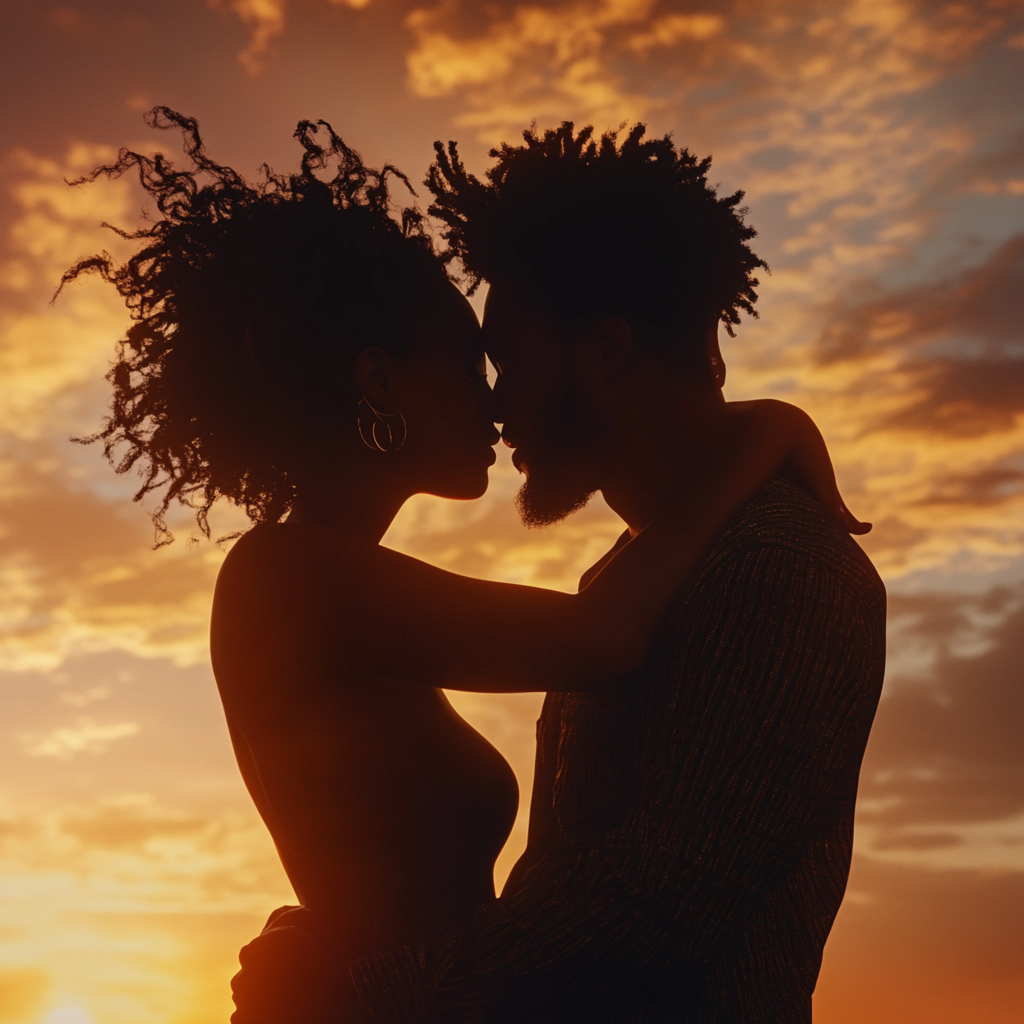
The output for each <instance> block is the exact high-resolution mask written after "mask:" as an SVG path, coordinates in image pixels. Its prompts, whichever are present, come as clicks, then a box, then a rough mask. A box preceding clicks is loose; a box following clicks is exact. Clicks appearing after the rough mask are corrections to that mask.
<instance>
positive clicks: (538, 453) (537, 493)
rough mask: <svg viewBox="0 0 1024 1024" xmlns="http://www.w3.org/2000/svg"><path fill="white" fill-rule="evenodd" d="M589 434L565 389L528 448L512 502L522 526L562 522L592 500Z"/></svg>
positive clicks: (593, 491)
mask: <svg viewBox="0 0 1024 1024" xmlns="http://www.w3.org/2000/svg"><path fill="white" fill-rule="evenodd" d="M589 434H590V432H589V431H588V430H587V429H586V425H585V417H584V416H583V415H582V410H581V409H580V406H579V403H578V401H577V400H576V398H575V395H574V394H573V393H572V389H571V388H570V387H568V386H567V387H566V388H565V389H564V390H563V392H562V394H561V395H560V397H559V400H558V402H557V403H555V404H554V405H553V406H552V408H550V409H549V410H548V411H547V413H546V414H545V416H544V417H543V428H542V429H541V430H539V431H537V433H536V435H535V438H536V439H535V440H533V441H532V443H531V445H530V450H529V463H528V465H527V473H526V483H524V484H523V486H522V487H521V488H520V489H519V493H518V494H517V495H516V498H515V504H516V510H517V511H518V512H519V518H520V519H521V520H522V523H523V525H524V526H527V527H530V528H532V529H538V528H540V527H543V526H551V525H552V524H553V523H558V522H561V521H562V520H563V519H565V518H566V517H567V516H571V515H572V514H573V512H579V510H580V509H581V508H583V507H584V506H585V505H586V504H587V502H589V501H590V499H591V498H592V497H593V496H594V494H595V493H596V491H597V488H596V487H594V485H593V483H592V482H590V481H589V480H585V479H584V475H585V473H586V470H585V466H586V457H585V451H586V440H587V438H588V437H589ZM586 475H587V476H589V474H586Z"/></svg>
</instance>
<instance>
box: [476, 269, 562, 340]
mask: <svg viewBox="0 0 1024 1024" xmlns="http://www.w3.org/2000/svg"><path fill="white" fill-rule="evenodd" d="M483 331H484V344H485V345H486V347H487V350H488V352H493V353H494V354H495V355H498V356H500V355H501V354H503V353H504V354H508V353H509V352H511V351H515V352H522V351H525V350H527V349H541V348H543V349H547V348H549V347H550V345H551V344H552V342H553V341H555V340H556V339H557V332H556V330H555V325H554V322H553V321H552V319H551V317H550V316H549V315H548V314H547V313H546V312H545V311H544V309H543V307H542V306H541V305H540V304H539V302H538V301H537V299H536V298H534V297H532V296H531V295H530V294H529V293H528V292H527V291H526V290H525V289H524V288H522V287H521V286H516V285H513V284H495V285H492V286H491V289H490V291H489V292H488V293H487V301H486V302H485V303H484V320H483Z"/></svg>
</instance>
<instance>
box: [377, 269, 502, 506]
mask: <svg viewBox="0 0 1024 1024" xmlns="http://www.w3.org/2000/svg"><path fill="white" fill-rule="evenodd" d="M382 355H383V353H382ZM387 364H388V365H387V367H386V369H383V370H382V373H383V375H384V377H386V382H385V386H386V391H385V392H382V393H376V392H375V391H374V390H373V389H372V386H369V387H368V386H367V385H368V384H370V383H372V382H369V381H365V380H364V381H363V382H361V383H362V385H363V391H364V394H366V393H368V392H369V393H368V398H369V400H370V401H371V403H372V404H373V405H374V406H375V407H376V408H381V407H382V406H383V407H385V408H391V409H395V410H397V411H400V412H401V414H402V416H403V417H404V419H405V432H406V440H405V443H404V444H403V445H402V448H401V450H400V451H398V452H395V453H393V454H391V453H389V454H382V455H381V458H382V459H389V458H390V459H393V460H400V462H401V463H402V465H403V467H404V468H405V471H406V472H408V473H409V474H410V478H411V480H410V486H411V488H412V489H413V491H414V492H422V493H426V494H434V495H437V496H439V497H443V498H464V499H465V498H479V497H480V496H481V495H482V494H483V493H484V491H486V490H487V471H488V469H489V468H490V466H492V465H493V464H494V459H495V455H494V445H495V444H497V442H498V437H499V435H498V431H497V430H496V429H495V426H494V415H493V408H492V394H491V389H490V386H489V385H488V383H487V374H486V368H485V357H484V347H483V338H482V335H481V332H480V327H479V325H478V323H477V319H476V314H475V313H474V312H473V309H472V307H471V306H470V305H469V303H468V302H467V301H466V299H465V298H464V297H463V296H462V295H461V294H460V293H459V292H458V290H457V289H456V288H455V287H454V286H452V287H451V291H450V294H449V295H448V296H447V297H446V298H444V299H441V300H439V301H438V302H437V303H434V304H433V305H432V306H431V307H429V308H427V309H425V310H424V312H423V314H422V315H421V316H420V317H419V318H418V321H417V323H416V325H415V326H414V328H413V330H412V334H411V336H410V338H409V352H408V355H407V356H405V357H404V358H402V359H398V360H388V361H387Z"/></svg>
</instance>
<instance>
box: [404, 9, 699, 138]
mask: <svg viewBox="0 0 1024 1024" xmlns="http://www.w3.org/2000/svg"><path fill="white" fill-rule="evenodd" d="M653 7H654V2H653V0H582V2H577V3H569V4H552V5H547V6H543V7H542V6H539V5H532V4H524V5H521V6H517V7H515V8H514V10H512V11H511V12H508V13H506V12H504V11H501V9H500V8H495V10H494V20H493V21H492V23H491V24H490V25H488V27H487V28H486V30H485V31H484V32H483V33H482V34H479V35H470V36H468V37H467V36H464V35H462V34H461V33H460V31H459V29H460V27H461V26H460V24H459V22H460V20H461V15H462V11H463V8H461V7H459V6H457V5H451V4H449V5H443V6H441V7H438V8H434V9H425V8H423V9H417V10H414V11H413V12H412V13H410V14H409V16H408V18H407V19H406V25H407V27H408V28H409V30H410V31H411V32H412V34H413V39H414V45H413V48H412V50H411V51H410V52H409V55H408V57H407V66H408V71H409V87H410V89H411V90H412V92H413V93H414V95H417V96H421V97H438V96H451V95H458V96H459V97H460V98H461V99H462V100H463V102H464V103H465V105H466V106H467V108H468V110H467V111H466V112H465V113H462V114H460V115H458V117H457V118H456V123H457V124H459V125H465V126H468V127H471V128H474V129H476V130H477V132H478V134H479V136H480V138H482V139H485V140H486V141H489V142H495V141H497V139H498V138H499V137H500V136H502V135H504V134H505V133H507V132H516V131H517V130H520V129H522V128H523V127H525V126H526V125H528V124H529V123H530V122H531V121H532V120H533V119H535V118H537V119H541V120H546V121H552V122H554V123H558V122H559V121H562V120H564V119H567V118H573V117H576V118H579V119H581V120H584V121H591V120H593V121H595V122H596V123H597V124H598V125H599V127H600V128H602V129H604V128H606V127H609V126H614V125H616V124H618V123H620V122H621V121H626V120H636V119H641V118H643V117H645V116H646V115H647V113H648V112H649V111H650V110H651V109H652V108H653V106H654V105H655V104H654V101H653V100H652V98H651V97H648V96H645V95H644V94H643V93H640V92H637V91H630V90H628V89H627V88H626V86H625V79H624V77H623V75H622V74H621V73H619V72H618V71H616V70H615V68H614V67H613V66H612V65H611V63H610V62H609V61H608V59H607V52H606V51H607V49H608V48H609V46H611V45H613V43H614V41H617V40H619V39H620V38H621V37H622V36H623V35H624V34H625V33H630V32H632V33H633V36H632V38H634V39H636V40H639V41H640V42H639V44H638V46H637V49H639V50H644V49H648V48H650V47H651V46H653V45H670V43H669V42H664V41H663V40H671V42H675V41H677V40H679V39H683V38H690V39H692V38H707V37H708V35H712V34H714V32H713V31H710V23H709V22H706V21H701V20H697V21H694V20H692V19H691V20H690V21H688V22H687V23H686V24H687V26H688V28H689V32H688V33H687V32H686V31H684V29H683V25H682V24H681V23H677V22H671V23H669V22H668V21H664V22H662V23H661V27H660V33H659V30H658V28H656V27H654V26H649V25H648V22H649V15H650V12H651V10H652V8H653ZM673 26H674V27H673ZM644 28H646V29H647V31H646V33H645V34H637V30H640V29H644ZM652 34H653V35H652Z"/></svg>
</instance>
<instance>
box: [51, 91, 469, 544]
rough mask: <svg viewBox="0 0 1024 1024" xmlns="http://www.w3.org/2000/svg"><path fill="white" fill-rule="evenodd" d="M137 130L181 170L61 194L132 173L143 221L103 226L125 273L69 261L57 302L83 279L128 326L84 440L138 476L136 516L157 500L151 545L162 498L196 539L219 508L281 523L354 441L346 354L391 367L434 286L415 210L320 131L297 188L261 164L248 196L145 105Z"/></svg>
mask: <svg viewBox="0 0 1024 1024" xmlns="http://www.w3.org/2000/svg"><path fill="white" fill-rule="evenodd" d="M147 123H148V124H149V125H150V126H151V127H154V128H160V129H170V128H177V129H179V130H180V131H181V133H182V135H183V136H184V148H185V152H186V153H187V154H188V156H189V157H190V158H191V161H192V164H193V169H192V170H188V171H186V170H178V169H176V168H175V167H174V166H173V165H172V163H171V162H170V161H169V160H168V159H167V158H165V157H164V156H163V155H162V154H159V153H158V154H156V155H155V156H153V157H147V156H143V155H141V154H139V153H135V152H132V151H130V150H122V151H121V153H120V154H119V156H118V159H117V161H116V162H115V163H113V164H111V165H109V166H104V167H99V168H97V169H96V170H95V171H93V173H92V174H91V175H89V176H88V177H86V178H83V179H81V180H80V181H78V182H74V183H73V184H82V183H84V182H87V181H92V180H95V179H96V178H97V177H98V176H99V175H107V176H108V177H112V176H118V175H121V174H124V173H125V172H126V171H130V170H132V169H135V170H136V171H137V173H138V175H139V180H140V182H141V183H142V187H143V188H144V189H145V191H146V192H147V193H148V194H149V195H150V196H151V197H152V198H153V200H155V204H156V208H157V210H158V211H159V217H158V218H156V219H155V221H154V222H152V223H151V224H150V225H148V226H146V227H144V228H142V229H141V230H138V231H134V232H125V231H120V230H119V229H116V228H115V229H114V230H115V231H117V233H118V234H120V235H121V236H122V237H124V238H128V239H137V240H139V241H141V242H142V246H141V248H140V249H139V251H138V252H136V254H135V255H134V256H132V257H131V258H130V259H129V260H128V261H127V262H126V263H123V264H117V263H115V262H114V261H113V259H112V258H111V256H110V255H109V254H108V253H106V252H104V253H100V254H99V255H96V256H92V257H89V258H88V259H83V260H80V261H79V262H78V263H76V264H75V265H74V266H73V267H71V268H70V269H69V270H68V271H67V273H66V274H65V275H64V277H63V279H62V282H61V287H62V288H63V287H64V285H66V284H67V283H68V282H70V281H73V280H75V279H76V278H78V277H79V276H81V275H82V274H85V273H89V272H96V273H99V274H100V275H101V276H102V277H103V278H104V280H106V281H109V282H110V283H111V284H113V285H114V286H115V287H116V288H117V289H118V291H119V292H120V293H121V295H122V296H124V299H125V301H126V304H127V306H128V308H129V310H130V312H131V316H132V320H133V323H132V325H131V326H130V328H129V329H128V332H127V334H126V336H125V337H124V338H123V339H122V340H121V342H120V347H119V351H118V355H117V358H116V361H115V362H114V364H113V367H112V369H111V370H110V372H109V373H108V375H107V379H108V380H109V381H110V383H111V384H112V385H113V392H114V393H113V402H112V405H111V411H110V415H109V417H108V418H107V419H106V421H105V426H104V428H103V429H102V430H101V431H99V432H98V433H97V434H95V435H94V436H93V437H91V438H85V439H83V440H84V441H86V442H88V441H96V440H102V441H103V443H104V451H105V453H106V455H107V457H108V458H109V459H110V461H111V463H112V464H113V465H114V466H115V468H116V470H117V471H118V472H119V473H124V472H127V471H128V470H130V469H131V468H132V467H135V466H138V467H139V469H140V471H141V474H142V478H143V482H142V485H141V487H140V488H139V490H138V492H137V494H136V495H135V499H136V500H137V501H138V500H140V499H141V498H143V497H144V496H145V495H147V494H150V493H151V492H157V493H160V492H162V494H161V496H160V504H159V506H158V508H157V511H156V512H155V514H154V522H155V525H156V529H157V538H158V541H159V542H160V543H166V542H167V541H169V540H170V539H171V537H170V534H169V533H168V531H167V528H166V524H165V519H164V517H165V514H166V512H167V509H168V507H169V506H170V504H171V502H172V501H175V500H176V501H179V502H181V503H182V504H184V505H187V506H189V507H191V508H193V509H194V510H195V512H196V517H197V520H198V523H199V527H200V529H201V530H202V531H203V533H204V534H205V535H206V536H209V524H208V521H207V517H208V514H209V511H210V509H211V507H212V505H213V503H214V502H215V501H216V500H217V498H219V497H222V496H223V497H226V498H228V499H230V500H231V501H233V502H235V503H236V504H238V505H239V506H241V507H242V508H243V509H244V510H245V512H246V513H247V514H248V516H249V518H250V520H251V521H253V522H255V523H261V522H276V521H277V520H278V519H280V517H281V516H282V515H283V514H284V513H285V512H287V511H288V509H289V508H290V507H291V505H292V503H293V502H294V499H295V486H296V482H297V480H298V479H300V478H301V477H302V475H303V473H304V471H306V469H307V468H309V467H313V466H315V465H316V464H317V463H318V462H319V461H320V460H322V459H323V458H324V457H325V456H326V455H327V453H328V452H329V451H330V450H331V448H332V445H333V443H335V442H336V441H337V439H338V437H339V436H340V435H341V433H342V432H344V431H354V430H355V426H354V424H355V409H356V404H357V403H358V399H359V395H358V392H357V390H356V388H355V384H354V381H353V377H352V368H353V363H354V359H355V356H356V355H357V354H358V353H359V352H360V351H361V350H362V349H364V348H366V347H369V346H373V345H380V346H381V347H383V348H385V349H386V350H387V351H389V352H392V353H393V354H395V355H398V356H401V355H402V352H403V349H404V347H405V343H406V339H407V337H408V334H409V329H410V327H411V325H412V322H413V318H414V317H415V316H416V314H417V313H418V312H420V311H422V310H423V308H424V307H425V306H427V305H430V304H431V303H432V302H435V301H438V300H439V299H440V296H441V295H442V292H443V290H447V291H449V292H450V290H451V284H450V282H449V280H448V276H447V273H446V271H445V268H444V266H443V264H442V263H441V261H440V260H439V259H438V258H437V255H436V254H435V252H434V249H433V246H432V244H431V241H430V238H429V236H428V235H427V233H426V231H425V229H424V227H423V220H422V217H421V215H420V213H419V212H418V211H417V210H416V209H415V208H414V207H409V208H405V209H402V210H400V211H399V210H397V209H396V208H395V207H394V204H393V202H392V199H391V195H390V192H389V179H392V178H397V179H398V180H400V181H401V182H403V183H404V185H405V186H406V187H407V188H408V187H409V182H408V180H407V179H406V178H405V176H404V175H403V174H401V172H399V171H397V170H396V169H395V168H393V167H391V166H390V165H387V166H385V167H383V168H382V169H381V170H374V169H371V168H368V167H365V166H364V165H363V162H362V160H361V159H360V157H359V155H358V153H355V152H354V151H353V150H351V149H350V148H349V147H348V146H346V145H345V143H344V142H343V141H342V140H341V139H340V138H339V137H338V136H337V135H335V133H334V131H333V130H332V129H331V126H330V125H329V124H327V123H326V122H324V121H319V122H317V123H316V124H314V123H313V122H310V121H302V122H300V123H299V126H298V128H297V129H296V131H295V137H296V138H297V139H298V141H299V143H300V145H301V146H302V148H303V150H304V155H303V157H302V163H301V168H300V170H299V172H298V173H296V174H291V175H288V176H283V175H278V174H275V173H273V172H272V171H271V170H270V169H269V168H268V167H267V166H266V165H264V167H263V168H262V180H261V181H259V182H258V183H256V184H252V183H249V182H247V181H246V180H245V179H244V178H243V177H242V176H241V175H239V174H238V173H237V172H236V171H234V170H232V169H231V168H229V167H225V166H222V165H221V164H217V163H215V162H213V161H212V160H211V159H210V158H209V157H208V156H207V155H206V152H205V150H204V147H203V142H202V140H201V138H200V136H199V129H198V125H197V123H196V121H195V120H194V119H192V118H189V117H184V116H182V115H181V114H178V113H176V112H174V111H172V110H169V109H168V108H167V107H155V108H154V109H153V110H152V111H150V113H149V114H148V115H147ZM321 130H322V131H323V132H324V133H325V136H326V141H325V143H324V144H323V145H321V144H320V142H318V141H317V136H318V135H319V134H320V132H321ZM332 164H333V169H334V173H333V175H331V174H330V173H329V172H328V173H327V174H325V173H323V172H324V168H326V167H328V166H329V165H332ZM318 172H321V173H320V174H318ZM409 191H410V192H411V191H412V189H411V188H409Z"/></svg>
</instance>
